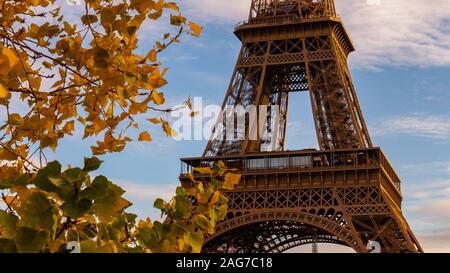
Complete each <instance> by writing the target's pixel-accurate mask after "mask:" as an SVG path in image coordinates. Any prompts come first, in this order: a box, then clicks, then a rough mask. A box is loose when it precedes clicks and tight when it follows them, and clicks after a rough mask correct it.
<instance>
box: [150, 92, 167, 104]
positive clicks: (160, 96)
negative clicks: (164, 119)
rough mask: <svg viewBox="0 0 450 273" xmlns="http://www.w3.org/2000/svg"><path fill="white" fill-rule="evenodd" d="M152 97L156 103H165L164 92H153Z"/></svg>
mask: <svg viewBox="0 0 450 273" xmlns="http://www.w3.org/2000/svg"><path fill="white" fill-rule="evenodd" d="M152 99H153V101H154V102H155V104H156V105H161V104H163V103H164V101H165V99H164V93H162V92H161V93H158V92H156V91H153V92H152Z"/></svg>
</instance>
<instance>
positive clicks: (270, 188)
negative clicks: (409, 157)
mask: <svg viewBox="0 0 450 273" xmlns="http://www.w3.org/2000/svg"><path fill="white" fill-rule="evenodd" d="M235 34H236V36H237V37H238V38H239V39H240V40H241V42H242V48H241V51H240V54H239V57H238V60H237V63H236V67H235V70H234V73H233V76H232V80H231V82H230V85H229V87H228V90H227V92H226V95H225V99H224V101H223V104H222V109H224V110H225V109H227V108H229V107H236V106H244V107H246V106H255V107H259V106H268V109H267V113H265V116H263V117H262V120H263V121H264V124H263V125H262V126H263V128H259V127H258V136H257V139H256V140H255V139H250V138H249V133H248V132H249V130H250V127H251V124H250V121H249V119H245V128H237V127H233V128H228V127H227V126H226V125H227V124H226V122H227V118H228V116H227V115H228V114H227V113H226V111H224V113H223V114H222V115H221V116H220V118H219V119H218V121H217V124H216V126H215V128H214V130H213V137H212V138H211V140H210V141H209V142H208V144H207V146H206V148H205V150H204V153H203V156H202V157H200V158H185V159H182V173H181V175H180V180H181V182H182V185H183V186H184V187H191V186H192V184H191V182H190V180H189V178H188V176H187V173H189V172H191V171H192V169H193V168H195V167H205V166H211V165H212V164H214V163H215V162H218V161H219V160H221V161H223V162H224V163H225V164H226V165H227V166H228V167H230V168H236V171H237V172H238V173H240V174H242V179H241V181H240V183H239V185H238V186H237V188H236V189H235V190H233V191H230V192H226V194H227V195H228V197H229V200H230V201H229V213H228V215H227V217H226V219H225V221H223V222H221V223H219V225H218V226H217V232H216V233H215V235H214V236H212V237H210V238H207V239H208V241H207V243H206V245H205V246H204V249H203V251H205V252H243V253H248V252H258V253H261V252H262V253H267V252H283V251H285V250H287V249H290V248H292V247H295V246H299V245H303V244H309V243H317V242H326V243H335V244H341V245H346V246H349V247H351V248H353V249H355V251H357V252H367V248H366V245H367V243H368V241H370V240H372V241H378V242H379V243H380V245H381V247H382V251H383V252H423V250H422V248H421V247H420V244H419V243H418V241H417V239H416V238H415V236H414V234H413V232H412V231H411V229H410V228H409V226H408V224H407V222H406V220H405V218H404V216H403V214H402V212H401V202H402V198H403V197H402V194H401V191H400V178H399V177H398V175H397V174H396V172H395V170H394V168H393V167H392V166H391V164H390V163H389V161H388V160H387V158H386V156H385V155H384V153H383V152H382V150H381V149H380V148H374V147H373V144H372V141H371V139H370V136H369V132H368V130H367V126H366V124H365V122H364V118H363V115H362V111H361V107H360V104H359V101H358V98H357V95H356V91H355V87H354V85H353V83H352V78H351V75H350V72H349V69H348V65H347V58H348V55H349V54H350V53H351V52H352V51H354V47H353V44H352V42H351V40H350V38H349V36H348V34H347V32H346V30H345V28H344V26H343V24H342V21H341V20H340V19H339V18H338V17H337V16H336V11H335V6H334V1H333V0H252V1H251V8H250V14H249V19H248V21H247V22H244V23H241V24H239V25H237V26H236V29H235ZM292 92H309V95H310V101H311V105H312V107H311V108H312V111H313V118H314V124H315V128H316V135H317V140H318V144H319V146H320V151H315V150H300V151H284V149H285V137H286V130H287V117H288V105H289V94H290V93H292ZM275 114H276V116H277V118H274V116H275ZM260 118H261V117H259V118H258V120H259V119H260ZM260 129H262V130H260ZM227 130H228V131H229V132H227ZM230 130H231V131H230ZM229 133H231V134H232V135H237V134H243V135H244V136H245V137H244V138H242V139H236V140H233V139H231V140H230V139H225V138H223V136H225V135H227V134H229ZM202 179H207V177H202Z"/></svg>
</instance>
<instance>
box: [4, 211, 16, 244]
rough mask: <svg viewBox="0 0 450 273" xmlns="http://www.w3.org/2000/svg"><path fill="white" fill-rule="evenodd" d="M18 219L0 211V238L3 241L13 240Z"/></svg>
mask: <svg viewBox="0 0 450 273" xmlns="http://www.w3.org/2000/svg"><path fill="white" fill-rule="evenodd" d="M17 221H19V218H18V217H17V216H15V215H12V214H9V213H7V212H5V211H3V210H0V236H1V237H2V238H5V239H13V238H14V236H15V234H16V226H17Z"/></svg>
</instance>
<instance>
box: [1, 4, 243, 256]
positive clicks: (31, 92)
mask: <svg viewBox="0 0 450 273" xmlns="http://www.w3.org/2000/svg"><path fill="white" fill-rule="evenodd" d="M55 2H56V1H55V0H39V1H35V0H24V1H16V0H0V119H2V120H1V121H0V193H1V198H0V252H66V251H67V245H68V243H69V242H73V241H75V242H78V243H79V244H80V245H81V251H82V252H115V253H117V252H200V251H201V247H202V245H203V243H204V240H205V239H206V237H207V236H210V235H212V234H213V233H214V230H215V227H216V224H217V223H218V222H219V221H221V220H223V219H224V217H225V215H226V211H227V198H226V197H225V195H224V194H223V193H222V191H223V190H227V189H232V188H233V187H234V185H235V184H237V183H238V182H239V179H240V176H239V175H237V174H234V173H233V170H229V169H227V168H226V167H225V166H224V164H223V163H221V162H219V163H218V164H217V165H216V166H215V167H214V168H212V169H209V168H206V169H205V168H201V169H195V170H194V172H197V173H199V174H201V176H202V177H203V178H205V177H207V179H205V180H202V181H197V180H196V179H194V175H192V177H191V180H192V183H193V185H194V186H193V187H192V188H189V189H185V188H182V187H178V188H177V190H176V194H175V196H174V197H173V198H172V199H171V200H170V201H169V202H165V201H163V200H161V199H158V200H156V202H155V204H154V205H155V207H156V208H158V209H160V210H161V213H162V218H163V219H164V220H163V221H162V222H159V221H151V220H150V219H147V220H141V221H137V220H136V218H137V216H136V215H134V214H131V213H127V212H126V209H127V208H128V207H129V206H130V205H131V203H130V202H129V201H128V200H126V199H124V198H123V194H124V190H123V189H122V188H120V187H119V186H117V185H115V184H114V183H112V182H111V181H109V180H108V179H107V178H106V177H104V176H96V177H95V178H93V179H92V178H91V176H90V173H91V172H92V171H95V170H97V169H98V168H99V167H100V164H101V161H100V159H98V158H96V157H92V158H86V159H85V162H84V166H83V167H82V168H72V167H69V168H67V169H66V170H64V171H63V170H62V169H63V168H62V166H61V164H60V163H59V162H58V161H54V162H50V163H48V164H45V163H47V162H46V153H45V152H46V151H47V149H50V150H53V151H54V150H55V149H56V148H57V146H58V143H59V141H60V140H61V139H63V138H64V137H66V136H68V135H72V134H73V133H74V132H75V130H76V127H77V130H82V131H84V135H83V138H95V139H96V140H97V142H96V143H97V144H96V145H95V146H93V147H91V150H92V153H93V154H94V155H102V154H105V153H113V152H121V151H123V150H124V148H125V146H126V144H127V143H128V142H130V141H131V140H132V139H131V133H130V131H129V129H130V128H131V129H133V128H135V129H136V130H138V133H139V134H138V135H139V137H138V140H139V141H151V139H152V138H151V135H150V133H149V132H147V131H140V130H139V127H141V125H142V124H141V121H145V122H150V123H152V124H158V125H161V127H162V130H163V131H164V132H165V133H166V135H168V136H173V135H174V134H175V133H174V131H173V130H172V129H171V128H170V125H169V123H168V121H167V120H165V119H164V118H163V117H161V116H158V115H157V114H161V113H169V112H171V111H174V110H177V109H171V108H167V107H164V106H163V105H164V103H165V97H164V94H163V93H162V92H160V91H159V90H160V89H161V88H162V87H164V86H165V85H167V81H166V80H165V78H164V77H165V74H166V72H167V68H164V67H163V66H162V64H161V62H160V61H159V59H158V58H159V54H161V52H163V51H165V50H166V49H167V48H168V47H170V46H171V45H173V44H174V43H178V42H179V41H180V39H181V37H182V36H183V35H185V34H189V35H193V36H196V37H197V36H199V35H200V33H201V30H202V29H201V27H200V26H198V25H197V24H195V23H194V22H191V21H188V20H187V19H186V18H185V17H183V16H182V14H181V12H180V10H179V8H178V6H177V4H176V3H174V2H168V1H165V0H148V1H141V0H123V1H112V0H85V1H84V4H83V6H82V7H83V8H82V11H81V12H82V14H80V18H79V21H78V22H75V21H76V20H72V19H71V20H70V21H69V20H66V19H65V18H64V16H63V15H61V8H60V7H58V6H57V5H56V4H55ZM165 18H168V19H169V22H168V24H170V25H171V26H172V27H173V28H174V31H173V34H172V33H165V34H162V37H163V38H162V40H160V41H156V42H155V43H154V46H153V47H152V48H151V49H150V50H148V51H147V52H145V53H144V54H142V53H141V52H139V48H138V41H139V40H138V32H139V31H140V30H141V31H142V29H143V26H145V25H146V24H156V23H157V22H159V21H161V20H164V19H165ZM185 105H186V107H188V108H190V109H191V110H192V105H191V102H190V99H187V101H186V102H185ZM24 109H25V110H24ZM193 114H195V113H192V116H193Z"/></svg>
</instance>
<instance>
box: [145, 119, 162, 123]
mask: <svg viewBox="0 0 450 273" xmlns="http://www.w3.org/2000/svg"><path fill="white" fill-rule="evenodd" d="M147 120H148V121H150V122H151V123H153V124H160V123H161V122H162V120H161V119H158V118H148V119H147Z"/></svg>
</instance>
